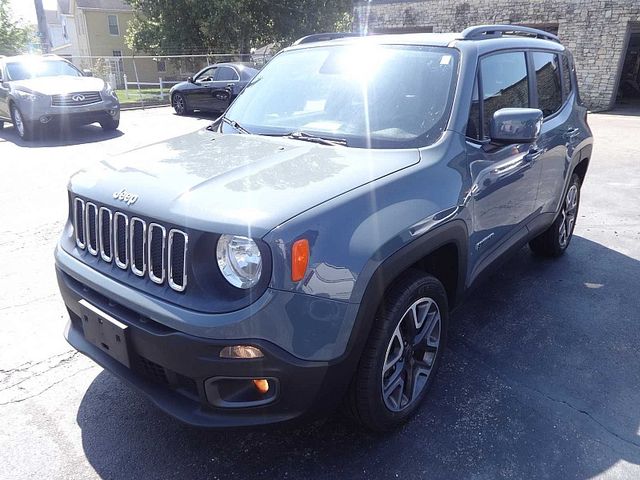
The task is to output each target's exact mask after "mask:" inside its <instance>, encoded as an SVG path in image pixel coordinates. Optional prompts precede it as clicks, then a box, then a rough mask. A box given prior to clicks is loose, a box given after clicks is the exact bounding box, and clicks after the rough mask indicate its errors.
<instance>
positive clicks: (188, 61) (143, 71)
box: [68, 53, 271, 107]
mask: <svg viewBox="0 0 640 480" xmlns="http://www.w3.org/2000/svg"><path fill="white" fill-rule="evenodd" d="M270 58H271V54H269V55H267V54H264V53H259V54H231V53H216V54H208V55H140V56H128V57H125V56H119V55H117V56H110V57H109V56H104V57H100V56H91V57H86V56H74V57H72V58H68V60H70V61H71V62H72V63H73V64H74V65H75V66H77V67H78V68H80V69H82V70H90V71H91V73H92V74H93V75H94V76H95V77H99V78H102V79H103V80H104V81H105V82H107V83H109V85H111V87H112V88H114V89H116V90H117V93H118V98H119V99H120V102H121V103H122V105H123V106H127V105H130V106H133V105H142V106H143V107H144V106H150V105H165V104H169V101H170V100H169V95H168V94H169V89H170V88H171V87H172V86H173V85H175V84H177V83H180V82H183V81H185V80H187V78H188V77H191V76H195V74H196V73H197V72H198V71H200V70H202V69H203V68H204V67H206V66H208V65H212V64H215V63H220V62H241V63H244V64H247V65H251V66H253V67H254V68H262V66H263V65H264V64H265V63H266V62H267V61H268V60H269V59H270Z"/></svg>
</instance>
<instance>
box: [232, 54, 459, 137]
mask: <svg viewBox="0 0 640 480" xmlns="http://www.w3.org/2000/svg"><path fill="white" fill-rule="evenodd" d="M457 59H458V54H457V51H456V50H454V49H451V48H439V47H425V46H406V45H372V44H357V45H335V46H323V47H313V48H305V49H302V50H291V51H288V52H284V53H282V54H280V55H277V56H276V57H275V58H274V59H273V60H272V61H271V62H269V64H268V65H267V66H266V67H265V68H264V69H263V70H262V71H261V72H260V73H258V75H257V76H256V77H255V79H254V80H253V81H252V82H251V83H250V84H249V86H247V88H246V89H245V91H244V92H243V93H242V94H241V95H240V96H238V98H237V99H236V101H235V102H234V103H233V104H232V105H231V107H230V108H229V110H228V112H227V114H226V116H227V117H228V118H229V119H231V120H234V121H236V122H238V124H240V125H242V126H243V127H244V128H245V129H247V130H249V131H251V133H256V134H263V135H265V134H266V135H277V134H280V135H287V134H290V133H292V132H304V133H306V134H309V135H316V136H322V137H324V138H329V139H340V140H346V142H347V145H348V146H351V147H361V148H411V147H421V146H425V145H429V144H431V143H433V142H434V141H435V140H437V139H438V137H439V136H440V135H441V134H442V132H443V130H444V129H445V127H446V123H447V118H448V112H449V108H450V104H451V99H452V96H453V88H454V78H455V74H456V70H457V63H458V62H457ZM222 129H223V132H233V131H234V129H233V128H232V127H231V126H230V125H223V127H222Z"/></svg>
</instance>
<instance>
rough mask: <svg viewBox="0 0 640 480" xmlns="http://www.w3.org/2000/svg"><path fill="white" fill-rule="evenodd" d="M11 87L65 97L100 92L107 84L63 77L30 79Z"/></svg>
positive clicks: (81, 78) (91, 78)
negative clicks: (80, 93)
mask: <svg viewBox="0 0 640 480" xmlns="http://www.w3.org/2000/svg"><path fill="white" fill-rule="evenodd" d="M11 85H12V86H13V87H15V88H17V89H18V90H22V91H26V92H29V93H39V94H41V95H64V94H66V93H74V92H89V91H91V92H100V91H102V90H104V87H105V83H104V81H103V80H102V79H100V78H95V77H72V76H67V75H61V76H57V77H41V78H29V79H27V80H16V81H12V82H11Z"/></svg>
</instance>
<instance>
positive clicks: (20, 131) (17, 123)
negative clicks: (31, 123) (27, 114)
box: [13, 107, 24, 138]
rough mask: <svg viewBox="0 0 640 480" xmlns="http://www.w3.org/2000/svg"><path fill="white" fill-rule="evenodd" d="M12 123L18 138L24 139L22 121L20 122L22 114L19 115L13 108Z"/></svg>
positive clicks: (18, 111)
mask: <svg viewBox="0 0 640 480" xmlns="http://www.w3.org/2000/svg"><path fill="white" fill-rule="evenodd" d="M13 121H14V123H15V127H16V130H18V135H20V138H22V137H24V121H23V120H22V114H21V113H20V110H18V109H17V108H15V107H14V108H13Z"/></svg>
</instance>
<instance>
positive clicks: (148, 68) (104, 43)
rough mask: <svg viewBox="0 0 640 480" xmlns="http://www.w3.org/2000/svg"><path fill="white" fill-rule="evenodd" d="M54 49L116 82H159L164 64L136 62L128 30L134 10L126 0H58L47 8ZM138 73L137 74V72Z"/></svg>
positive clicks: (54, 51) (82, 66) (145, 60)
mask: <svg viewBox="0 0 640 480" xmlns="http://www.w3.org/2000/svg"><path fill="white" fill-rule="evenodd" d="M46 14H47V20H48V21H47V23H48V26H49V31H50V32H51V35H52V37H53V38H54V48H53V50H52V51H53V53H58V54H59V55H63V56H65V57H67V58H69V59H70V60H71V61H73V62H74V63H75V64H76V65H77V66H79V67H80V68H86V69H90V70H92V71H93V72H94V74H95V75H98V76H101V77H104V79H105V80H107V81H109V83H111V84H112V85H113V86H117V87H122V86H123V83H124V81H125V75H126V79H127V81H129V82H135V81H136V78H138V79H139V81H140V82H154V83H155V82H158V78H159V77H161V76H162V75H163V73H164V72H163V70H164V68H165V65H164V63H163V62H157V61H155V60H154V59H151V58H139V59H136V61H135V67H134V62H133V60H132V59H131V58H127V57H131V56H133V51H131V49H129V48H127V46H126V44H125V34H126V32H127V28H128V26H129V22H130V21H131V19H132V18H133V15H134V12H133V9H132V8H131V6H130V5H129V4H128V3H126V2H124V0H58V8H57V10H56V11H47V12H46ZM136 73H137V75H136Z"/></svg>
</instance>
